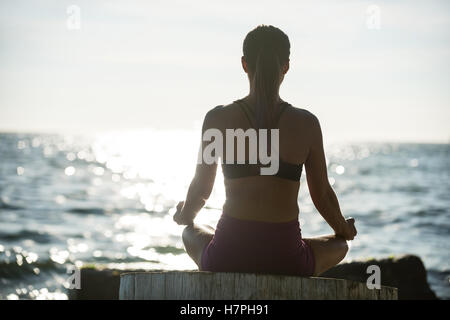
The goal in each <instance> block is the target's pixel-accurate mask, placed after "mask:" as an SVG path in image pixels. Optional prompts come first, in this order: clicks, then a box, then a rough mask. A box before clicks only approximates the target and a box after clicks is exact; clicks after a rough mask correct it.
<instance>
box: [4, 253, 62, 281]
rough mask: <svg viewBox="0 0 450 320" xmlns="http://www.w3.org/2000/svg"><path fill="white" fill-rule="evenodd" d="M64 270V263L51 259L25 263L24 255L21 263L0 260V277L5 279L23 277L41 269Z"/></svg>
mask: <svg viewBox="0 0 450 320" xmlns="http://www.w3.org/2000/svg"><path fill="white" fill-rule="evenodd" d="M65 270H66V267H65V266H64V265H62V264H59V263H56V262H54V261H53V260H51V259H46V260H38V261H36V262H33V263H27V262H26V260H25V257H24V258H23V264H22V265H18V264H17V262H16V261H5V260H3V261H0V278H7V279H11V278H24V277H26V276H32V275H36V274H37V273H41V272H43V271H47V272H49V271H55V272H58V271H59V272H64V271H65Z"/></svg>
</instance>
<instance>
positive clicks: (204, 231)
mask: <svg viewBox="0 0 450 320" xmlns="http://www.w3.org/2000/svg"><path fill="white" fill-rule="evenodd" d="M214 231H215V230H214V228H213V227H211V226H208V225H198V224H192V225H189V226H187V227H186V228H184V230H183V236H182V238H183V243H184V247H185V248H186V252H187V253H188V255H189V256H190V257H191V258H192V260H194V262H195V263H196V264H197V266H198V269H199V270H201V261H202V252H203V248H204V247H205V246H206V245H207V244H208V243H209V242H210V241H211V239H212V238H213V236H214Z"/></svg>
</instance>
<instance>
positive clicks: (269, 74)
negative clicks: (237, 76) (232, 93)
mask: <svg viewBox="0 0 450 320" xmlns="http://www.w3.org/2000/svg"><path fill="white" fill-rule="evenodd" d="M290 49H291V44H290V42H289V38H288V36H287V35H286V34H285V33H284V32H283V31H281V30H280V29H278V28H276V27H274V26H266V25H260V26H258V27H256V28H255V29H253V30H252V31H250V32H249V33H248V34H247V36H246V37H245V39H244V45H243V52H244V59H245V61H246V62H247V67H248V72H249V76H250V77H253V83H254V90H255V99H256V101H255V103H256V106H255V107H256V123H257V125H258V127H259V128H272V127H273V125H274V123H273V119H274V113H275V105H276V102H277V101H276V99H277V96H278V90H279V85H280V83H279V79H280V76H281V75H280V73H281V66H282V65H283V64H284V63H286V62H287V61H289V54H290Z"/></svg>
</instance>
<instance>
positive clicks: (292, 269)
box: [201, 214, 315, 276]
mask: <svg viewBox="0 0 450 320" xmlns="http://www.w3.org/2000/svg"><path fill="white" fill-rule="evenodd" d="M314 265H315V261H314V255H313V252H312V250H311V247H310V246H309V245H308V244H307V243H306V242H305V241H304V240H303V239H302V235H301V230H300V224H299V222H298V220H292V221H289V222H282V223H273V222H262V221H248V220H241V219H236V218H233V217H230V216H228V215H226V214H222V216H221V218H220V220H219V222H218V224H217V228H216V232H215V234H214V237H213V239H212V240H211V241H210V242H209V243H208V244H207V245H206V246H205V247H204V248H203V252H202V259H201V269H202V270H203V271H214V272H250V273H266V274H285V275H299V276H312V275H313V274H314Z"/></svg>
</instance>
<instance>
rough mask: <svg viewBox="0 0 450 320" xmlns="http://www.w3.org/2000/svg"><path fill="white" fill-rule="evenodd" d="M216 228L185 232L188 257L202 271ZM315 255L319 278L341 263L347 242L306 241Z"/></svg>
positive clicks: (335, 238) (193, 228)
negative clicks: (204, 250) (206, 248)
mask: <svg viewBox="0 0 450 320" xmlns="http://www.w3.org/2000/svg"><path fill="white" fill-rule="evenodd" d="M214 231H215V230H214V228H213V227H211V226H208V225H197V224H193V225H189V226H187V227H186V228H184V230H183V235H182V238H183V243H184V247H185V248H186V252H187V253H188V255H189V256H190V257H191V258H192V260H194V262H195V263H196V264H197V266H198V269H199V270H201V261H202V252H203V248H204V247H205V246H206V245H207V244H208V243H209V242H210V241H211V239H212V238H213V236H214ZM304 240H305V241H306V242H307V243H308V244H309V245H310V246H311V249H312V251H313V253H314V259H315V267H314V276H319V275H320V274H322V273H323V272H325V271H326V270H328V269H330V268H332V267H334V266H335V265H337V264H338V263H339V262H341V261H342V260H343V259H344V257H345V255H346V254H347V252H348V245H347V241H345V239H344V238H342V237H340V236H337V235H327V236H321V237H316V238H305V239H304Z"/></svg>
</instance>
